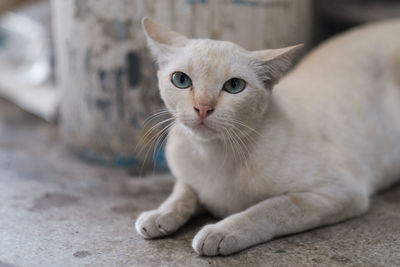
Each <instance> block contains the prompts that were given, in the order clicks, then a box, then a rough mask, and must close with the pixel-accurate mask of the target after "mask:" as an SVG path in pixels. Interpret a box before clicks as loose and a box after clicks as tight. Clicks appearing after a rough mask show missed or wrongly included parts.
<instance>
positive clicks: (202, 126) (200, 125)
mask: <svg viewBox="0 0 400 267" xmlns="http://www.w3.org/2000/svg"><path fill="white" fill-rule="evenodd" d="M194 128H195V129H198V130H201V131H204V130H210V131H213V132H215V130H214V129H213V128H211V127H210V126H209V125H208V124H207V123H206V122H205V121H203V120H202V121H200V122H199V123H198V124H196V125H195V126H194Z"/></svg>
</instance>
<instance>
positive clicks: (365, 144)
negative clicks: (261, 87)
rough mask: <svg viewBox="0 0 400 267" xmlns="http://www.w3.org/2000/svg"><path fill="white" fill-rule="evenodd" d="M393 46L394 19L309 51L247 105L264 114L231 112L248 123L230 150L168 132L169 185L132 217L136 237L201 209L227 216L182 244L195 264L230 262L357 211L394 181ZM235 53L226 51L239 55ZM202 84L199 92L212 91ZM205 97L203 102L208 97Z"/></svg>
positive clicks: (163, 230) (397, 131) (396, 105)
mask: <svg viewBox="0 0 400 267" xmlns="http://www.w3.org/2000/svg"><path fill="white" fill-rule="evenodd" d="M398 36H400V21H392V22H388V23H382V24H377V25H373V26H369V27H364V28H361V29H357V30H354V31H352V32H349V33H346V34H344V35H342V36H340V37H338V38H335V39H333V40H331V41H329V42H327V43H325V44H324V45H322V46H321V47H319V48H317V49H316V50H315V51H313V52H312V53H311V54H310V55H308V56H307V57H306V58H305V59H303V60H302V62H300V64H298V66H297V67H296V68H295V69H294V70H293V71H292V72H290V73H289V74H288V75H287V76H286V77H285V78H283V79H282V80H281V81H280V82H279V84H278V85H276V86H275V87H274V89H273V93H272V94H270V93H267V94H266V95H265V96H262V95H259V96H257V97H256V98H262V97H265V98H266V99H268V105H266V106H265V107H264V106H262V105H261V104H259V103H258V102H257V101H256V100H254V101H253V102H250V103H249V105H252V106H253V107H252V109H251V110H247V109H248V107H246V106H243V105H242V106H240V105H239V104H237V108H238V110H242V111H243V113H244V114H245V115H243V116H253V117H255V118H254V120H250V121H244V120H245V117H241V118H240V117H236V118H238V119H237V120H239V121H240V122H242V123H243V121H244V122H248V123H246V125H250V126H243V127H242V128H241V129H239V130H237V131H236V133H231V135H237V138H236V139H237V140H236V142H234V141H232V140H231V141H229V140H226V139H225V138H210V140H208V139H207V138H204V136H205V135H206V134H207V133H200V134H199V136H200V137H201V138H195V137H196V133H195V130H193V131H189V130H188V129H187V126H184V127H182V126H181V125H177V124H176V125H175V126H173V128H172V129H171V132H170V135H169V138H168V143H167V159H168V163H169V166H170V168H171V170H172V173H173V174H174V175H175V177H176V178H177V180H178V181H177V185H176V187H175V189H174V193H173V194H172V195H171V197H170V198H169V199H168V200H167V201H166V203H164V204H163V205H162V206H161V207H160V208H159V209H158V210H156V211H151V212H148V213H144V214H143V215H142V216H141V218H139V220H138V222H137V229H138V231H139V232H140V233H141V234H142V235H144V236H145V237H148V238H151V237H156V236H161V235H164V234H167V233H170V232H172V231H174V230H176V229H177V228H178V227H179V226H180V225H181V224H183V223H184V222H186V221H187V219H189V217H190V216H191V215H193V214H194V213H195V212H197V210H198V209H199V207H200V206H203V207H205V208H206V209H207V210H208V211H210V212H211V213H213V214H214V215H216V216H219V217H227V216H228V217H227V218H226V219H224V220H222V221H220V222H218V223H217V224H214V225H209V226H206V227H204V228H203V229H202V230H201V231H200V232H199V233H198V234H197V235H196V237H195V238H194V241H193V247H194V249H195V250H196V251H197V252H198V253H199V254H202V255H217V254H230V253H233V252H236V251H238V250H240V249H243V248H246V247H248V246H251V245H254V244H257V243H260V242H265V241H267V240H269V239H271V238H273V237H276V236H279V235H283V234H289V233H295V232H299V231H303V230H307V229H310V228H313V227H316V226H319V225H323V224H328V223H334V222H338V221H340V220H343V219H346V218H350V217H353V216H357V215H359V214H361V213H362V212H364V211H366V210H367V208H368V205H369V197H370V196H371V194H373V193H375V192H377V191H378V190H380V189H382V188H384V187H387V186H389V185H391V184H393V183H394V182H395V181H396V179H399V178H400V38H398ZM214 42H215V41H214ZM186 46H187V45H186ZM210 47H214V46H213V45H212V44H211V45H210ZM202 48H203V49H202V50H201V51H200V50H199V54H201V53H204V55H202V56H201V58H202V60H205V61H207V60H209V64H211V66H210V68H211V69H212V70H213V71H216V72H217V71H218V68H222V67H221V66H220V65H221V63H219V62H217V63H215V62H214V61H211V60H210V59H211V58H210V59H207V53H211V54H212V51H213V48H210V50H211V52H209V51H207V46H205V45H203V46H202ZM236 49H237V48H236V47H232V51H231V53H239V52H240V50H239V51H237V50H236ZM228 54H229V52H228ZM221 60H222V61H223V60H224V58H223V57H222V59H221ZM235 60H236V59H235ZM240 60H241V59H240V58H239V59H238V60H237V61H238V62H240ZM211 62H212V63H211ZM267 62H271V61H267ZM213 64H216V65H214V66H213ZM222 65H223V64H222ZM228 65H229V64H228ZM197 66H199V64H197ZM190 67H191V68H196V66H194V67H193V66H191V65H190V63H189V69H190ZM173 68H174V67H173ZM173 68H172V69H173ZM204 68H205V67H204V66H202V69H204ZM179 70H181V69H179ZM165 71H166V73H168V71H169V70H168V67H165ZM229 71H232V70H229ZM199 72H201V71H197V73H199ZM224 72H225V73H226V72H227V70H226V69H224ZM233 72H234V73H235V70H233ZM221 73H222V72H221ZM236 73H238V72H236ZM221 75H222V74H221ZM221 75H220V76H221ZM228 76H229V75H228ZM233 76H235V75H233ZM210 77H211V78H212V75H211V76H210ZM229 77H232V75H230V76H229ZM229 77H227V78H229ZM249 77H250V76H249ZM211 78H210V79H211ZM159 79H160V88H162V87H165V86H166V85H165V83H166V82H167V81H166V80H164V81H163V68H162V67H161V69H160V72H159ZM248 79H249V80H250V82H249V84H250V85H249V86H250V88H249V89H248V90H252V89H251V86H253V85H254V84H255V86H253V87H254V88H257V82H256V81H254V82H253V81H252V80H251V79H252V78H251V77H250V78H248ZM193 81H194V82H193V84H194V90H193V91H194V92H195V91H196V85H195V81H196V78H193ZM203 82H204V83H203V84H202V87H204V88H206V87H208V83H209V84H213V83H214V84H215V82H214V81H210V80H208V79H205V81H204V79H203ZM254 90H255V89H254ZM243 92H245V91H243ZM161 93H162V96H163V99H164V101H166V104H167V106H168V107H169V109H172V110H173V111H174V112H177V113H179V111H180V110H179V107H178V108H176V107H175V106H173V105H175V104H171V103H172V102H171V103H170V104H169V103H168V102H169V100H168V94H169V93H168V90H165V91H163V90H162V91H161ZM192 94H193V96H192V98H195V97H196V96H197V95H196V93H192ZM189 95H190V93H189ZM205 95H207V97H208V98H210V99H211V98H212V93H210V94H205ZM210 95H211V96H210ZM237 95H239V94H237ZM237 95H234V96H237ZM200 96H201V95H200ZM224 97H226V98H228V97H232V96H225V95H223V96H222V97H221V93H219V94H218V95H217V94H216V98H215V99H216V103H214V106H215V111H213V112H215V113H217V109H218V107H219V105H221V106H222V105H226V104H225V103H224V101H228V100H229V99H228V100H224ZM229 101H235V99H233V98H232V100H229ZM175 102H176V101H175ZM175 102H174V103H175ZM233 105H235V103H234V104H233ZM214 106H213V107H214ZM259 113H260V114H261V115H260V114H259ZM251 114H254V115H251ZM178 115H179V114H178ZM212 116H213V114H211V115H210V116H209V117H210V120H211V117H212ZM217 116H218V114H215V117H217ZM238 116H239V115H238ZM222 118H226V116H225V117H224V116H222ZM221 123H222V122H221ZM232 123H233V122H232ZM211 125H212V124H211ZM225 127H228V124H225ZM237 127H239V126H238V125H237ZM246 127H247V128H246ZM250 128H252V129H253V130H250ZM246 130H248V131H247V132H246ZM198 131H205V130H204V129H198ZM244 132H246V133H244ZM242 133H243V135H242ZM203 139H205V140H203ZM235 151H236V152H235ZM171 214H174V215H171ZM177 214H178V215H177ZM163 224H164V225H163ZM154 225H155V228H154V229H150V228H152V227H154ZM146 227H147V228H146Z"/></svg>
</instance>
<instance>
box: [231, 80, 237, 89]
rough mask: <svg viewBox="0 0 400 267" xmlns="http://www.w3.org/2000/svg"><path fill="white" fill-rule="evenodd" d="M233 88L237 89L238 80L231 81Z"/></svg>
mask: <svg viewBox="0 0 400 267" xmlns="http://www.w3.org/2000/svg"><path fill="white" fill-rule="evenodd" d="M231 86H232V88H235V87H236V79H232V80H231Z"/></svg>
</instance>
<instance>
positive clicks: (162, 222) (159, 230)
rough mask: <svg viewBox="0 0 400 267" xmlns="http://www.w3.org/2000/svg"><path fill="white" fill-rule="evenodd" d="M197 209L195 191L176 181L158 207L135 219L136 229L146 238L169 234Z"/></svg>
mask: <svg viewBox="0 0 400 267" xmlns="http://www.w3.org/2000/svg"><path fill="white" fill-rule="evenodd" d="M198 209H199V204H198V200H197V195H196V193H195V192H194V191H193V190H192V189H191V188H190V187H189V186H188V185H186V184H184V183H182V182H180V181H177V182H176V183H175V186H174V189H173V191H172V194H171V195H170V196H169V197H168V198H167V200H165V201H164V203H162V204H161V205H160V207H158V209H155V210H151V211H146V212H143V213H142V214H140V216H139V218H138V219H137V220H136V230H137V232H138V233H139V234H140V235H142V236H143V237H144V238H147V239H150V238H156V237H161V236H165V235H168V234H171V233H173V232H175V231H176V230H177V229H178V228H179V227H181V226H182V225H183V224H184V223H186V222H187V221H188V220H189V218H190V217H191V216H192V215H193V214H194V213H196V212H197V211H198Z"/></svg>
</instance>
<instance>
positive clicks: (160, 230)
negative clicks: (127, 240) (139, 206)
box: [135, 210, 186, 239]
mask: <svg viewBox="0 0 400 267" xmlns="http://www.w3.org/2000/svg"><path fill="white" fill-rule="evenodd" d="M185 221H186V220H184V218H182V217H181V216H180V215H179V214H178V213H177V212H174V211H169V212H161V211H159V210H151V211H146V212H143V213H142V214H140V216H139V218H138V219H137V220H136V224H135V226H136V231H137V232H138V233H139V234H140V235H141V236H143V237H144V238H146V239H151V238H157V237H162V236H166V235H169V234H171V233H173V232H175V231H176V230H177V229H178V228H179V227H180V226H181V225H183V224H184V223H185Z"/></svg>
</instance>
